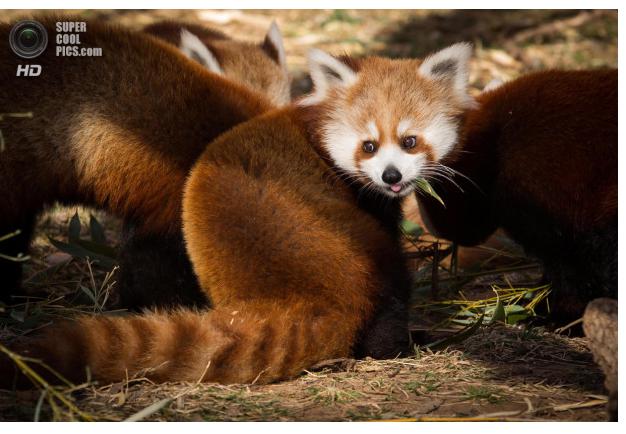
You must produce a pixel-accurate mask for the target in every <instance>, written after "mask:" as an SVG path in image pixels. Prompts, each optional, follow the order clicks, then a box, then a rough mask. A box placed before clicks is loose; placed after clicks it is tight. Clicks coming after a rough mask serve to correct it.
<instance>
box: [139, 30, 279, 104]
mask: <svg viewBox="0 0 626 434" xmlns="http://www.w3.org/2000/svg"><path fill="white" fill-rule="evenodd" d="M143 31H144V32H145V33H148V34H151V35H154V36H156V37H158V38H161V39H163V40H165V41H167V42H169V43H170V44H173V45H175V46H177V47H178V48H179V49H180V50H181V51H182V52H183V53H184V54H185V55H186V56H187V57H189V58H191V59H194V60H196V61H198V62H199V63H201V64H202V65H204V66H206V67H207V68H208V69H209V70H210V71H212V72H214V73H216V74H223V75H225V76H226V77H229V78H230V79H232V80H235V81H237V82H239V83H243V84H245V85H247V86H249V87H250V88H252V89H254V90H257V91H259V92H261V93H264V94H265V95H267V96H268V98H269V99H270V100H271V101H272V103H274V105H276V106H284V105H286V104H288V103H289V102H290V101H291V95H290V83H289V74H288V72H287V60H286V55H285V49H284V46H283V40H282V36H281V34H280V30H279V28H278V25H277V24H276V22H273V23H272V24H271V26H270V28H269V30H268V32H267V35H266V36H265V39H264V40H263V42H261V43H260V44H252V43H248V42H242V41H237V40H233V39H231V38H229V37H228V36H226V35H225V34H223V33H222V32H220V31H218V30H214V29H210V28H207V27H203V26H201V25H198V24H191V23H181V22H177V21H162V22H158V23H154V24H150V25H149V26H146V27H145V28H144V29H143Z"/></svg>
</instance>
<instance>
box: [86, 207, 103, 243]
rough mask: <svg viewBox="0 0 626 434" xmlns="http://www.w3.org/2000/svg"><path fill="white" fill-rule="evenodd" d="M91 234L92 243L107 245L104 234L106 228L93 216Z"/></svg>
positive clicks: (91, 215) (90, 223) (90, 216)
mask: <svg viewBox="0 0 626 434" xmlns="http://www.w3.org/2000/svg"><path fill="white" fill-rule="evenodd" d="M89 232H90V234H91V241H93V242H94V243H97V244H103V245H106V243H107V238H106V235H105V233H104V228H103V227H102V225H101V224H100V222H99V221H98V220H97V219H96V218H95V217H94V216H93V214H90V215H89Z"/></svg>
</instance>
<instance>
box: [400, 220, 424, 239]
mask: <svg viewBox="0 0 626 434" xmlns="http://www.w3.org/2000/svg"><path fill="white" fill-rule="evenodd" d="M401 227H402V231H403V232H404V233H405V234H407V235H410V236H412V237H415V238H417V237H419V236H420V235H422V234H423V233H424V229H422V227H421V226H420V225H418V224H417V223H415V222H412V221H411V220H402V225H401Z"/></svg>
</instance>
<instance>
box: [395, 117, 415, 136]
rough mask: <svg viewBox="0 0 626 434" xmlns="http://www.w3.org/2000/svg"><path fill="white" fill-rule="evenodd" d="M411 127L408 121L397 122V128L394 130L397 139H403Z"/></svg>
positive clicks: (411, 123) (410, 122)
mask: <svg viewBox="0 0 626 434" xmlns="http://www.w3.org/2000/svg"><path fill="white" fill-rule="evenodd" d="M412 125H413V122H412V121H411V120H409V119H402V120H401V121H400V122H398V128H396V134H397V135H398V137H403V136H404V134H405V133H406V132H407V131H408V130H409V128H411V126H412Z"/></svg>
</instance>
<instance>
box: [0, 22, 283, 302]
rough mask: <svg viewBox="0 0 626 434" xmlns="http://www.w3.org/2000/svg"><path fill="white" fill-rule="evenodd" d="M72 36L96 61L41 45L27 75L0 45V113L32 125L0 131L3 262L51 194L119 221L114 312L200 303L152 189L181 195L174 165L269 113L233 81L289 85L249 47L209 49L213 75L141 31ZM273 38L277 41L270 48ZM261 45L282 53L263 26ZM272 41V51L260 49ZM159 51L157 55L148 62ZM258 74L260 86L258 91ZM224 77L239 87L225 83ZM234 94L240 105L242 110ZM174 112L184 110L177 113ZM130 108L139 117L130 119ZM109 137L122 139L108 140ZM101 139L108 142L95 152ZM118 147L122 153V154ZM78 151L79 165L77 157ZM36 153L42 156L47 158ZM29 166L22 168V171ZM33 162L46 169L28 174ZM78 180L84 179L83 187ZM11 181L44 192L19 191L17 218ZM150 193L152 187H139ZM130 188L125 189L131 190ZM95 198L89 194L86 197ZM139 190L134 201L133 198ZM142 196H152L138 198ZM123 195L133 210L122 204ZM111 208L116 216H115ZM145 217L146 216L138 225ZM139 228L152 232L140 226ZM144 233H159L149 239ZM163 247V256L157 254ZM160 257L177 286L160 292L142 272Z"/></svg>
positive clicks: (9, 284)
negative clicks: (66, 85) (243, 61)
mask: <svg viewBox="0 0 626 434" xmlns="http://www.w3.org/2000/svg"><path fill="white" fill-rule="evenodd" d="M61 20H62V19H61V18H59V20H58V21H61ZM46 25H47V28H48V33H49V35H50V39H52V35H53V34H54V32H55V30H54V28H55V26H54V20H52V19H49V20H47V21H46ZM173 25H174V24H172V25H171V26H173ZM159 29H162V27H152V28H150V29H148V30H149V32H150V33H153V34H162V33H160V31H159ZM192 29H193V30H194V31H195V32H198V33H199V34H201V35H202V36H203V37H205V40H206V34H207V33H206V31H205V32H204V33H202V32H203V29H202V28H201V27H197V28H196V27H193V26H192ZM3 31H4V32H5V33H6V34H7V37H6V38H5V39H6V40H7V41H8V31H9V26H8V25H6V26H5V27H3ZM81 38H82V42H83V45H85V46H91V47H96V48H103V50H104V51H103V57H93V58H76V57H56V56H55V52H54V48H55V47H52V46H50V47H48V50H47V52H46V53H45V54H44V55H42V56H41V57H38V58H37V60H36V61H37V63H39V64H41V65H42V69H43V72H42V75H41V76H40V77H36V78H35V77H33V78H28V77H16V68H17V65H20V64H23V63H24V61H23V60H20V59H19V58H18V57H17V56H14V55H12V53H11V50H10V48H9V46H8V44H7V43H6V42H7V41H4V44H3V45H2V49H3V50H4V52H5V56H3V58H2V76H3V79H2V83H3V85H2V87H3V89H2V94H1V96H2V107H5V108H6V109H7V110H8V109H10V110H11V111H31V112H33V114H34V119H28V120H29V121H30V122H23V120H22V121H20V120H15V121H13V120H12V121H11V122H8V121H7V122H5V123H4V125H0V127H1V128H2V130H3V133H4V136H5V137H6V138H7V147H8V149H7V151H5V152H3V153H2V154H0V169H1V171H2V174H1V176H2V179H3V180H4V185H3V186H2V187H0V193H1V195H0V197H1V198H2V204H1V205H0V206H2V208H3V214H4V215H3V216H0V233H1V234H3V235H4V234H6V233H8V232H13V231H14V230H15V229H20V230H21V234H20V235H19V236H16V237H13V238H10V239H8V240H6V241H3V242H2V244H0V249H1V251H2V252H3V253H5V254H7V255H8V256H15V255H17V254H19V253H25V252H26V250H27V248H28V244H29V239H30V232H31V231H32V227H33V222H34V217H35V216H36V214H37V213H38V211H40V210H41V208H42V205H44V204H46V205H47V204H50V203H51V202H54V200H55V199H56V200H60V201H62V202H65V203H68V204H71V203H75V202H83V203H84V202H88V203H94V204H97V205H100V206H103V207H105V208H108V209H110V210H112V211H114V212H116V213H117V214H118V215H122V216H123V217H124V218H125V220H126V223H127V224H126V227H127V228H130V230H129V231H128V233H125V236H124V241H123V243H122V246H121V247H122V248H121V254H120V258H119V259H120V263H121V268H120V270H119V274H118V276H117V280H118V282H117V288H118V289H119V290H120V298H121V303H120V305H121V306H123V307H136V306H145V305H150V304H156V305H159V304H161V305H164V304H169V303H172V304H175V303H177V302H180V303H186V304H191V303H195V304H198V305H201V304H202V303H204V302H205V297H204V296H203V295H202V293H201V292H200V291H199V290H198V288H197V283H196V279H195V276H193V272H192V270H191V265H190V264H189V261H188V259H187V257H186V255H185V253H184V247H183V246H182V236H181V234H180V230H168V231H163V230H162V228H163V226H167V225H169V224H170V223H174V226H176V222H177V221H179V216H178V215H177V213H178V211H168V206H166V205H165V204H166V203H167V202H170V204H169V206H171V207H173V209H176V206H177V203H178V202H177V201H176V199H175V197H174V199H164V198H165V197H166V196H158V194H156V190H159V191H161V193H162V194H167V192H168V191H172V190H173V191H180V190H182V182H183V180H184V176H185V170H186V169H185V168H186V167H189V166H190V165H191V164H192V162H193V159H194V157H195V156H196V155H197V154H198V153H199V152H200V150H201V149H202V147H203V146H204V145H205V144H206V143H208V142H209V141H210V140H211V139H213V138H215V137H216V136H217V135H218V134H220V133H222V132H223V131H225V130H227V129H228V128H230V127H232V126H233V125H235V124H236V123H238V122H240V121H242V120H244V119H247V118H249V117H251V116H253V115H256V114H259V113H261V112H263V111H266V110H269V109H271V108H273V105H272V104H271V103H270V101H267V100H266V98H265V97H264V96H263V95H256V94H253V95H251V94H250V92H246V91H245V90H244V89H242V88H241V86H240V84H242V83H243V82H245V83H246V84H247V86H246V87H247V88H248V89H250V90H259V91H267V92H271V93H272V94H273V97H274V98H275V96H276V94H277V93H280V92H282V91H279V90H280V89H283V90H284V89H288V88H289V80H288V77H287V76H286V75H285V74H284V73H282V72H281V71H282V70H283V66H279V65H278V64H277V63H276V62H275V61H274V60H272V59H273V57H272V58H270V57H269V56H270V55H271V56H274V54H268V55H264V54H262V53H265V52H266V51H263V50H261V49H260V48H257V47H256V46H254V45H252V44H247V43H238V42H237V41H233V40H230V39H226V38H225V39H224V41H223V44H222V45H219V56H220V60H222V61H223V62H224V65H225V66H224V69H223V70H222V72H221V74H220V75H221V77H217V76H215V75H214V74H212V73H208V72H206V71H202V72H201V73H199V72H198V67H197V65H195V62H194V63H193V64H192V66H191V67H190V62H189V61H188V60H187V59H185V58H184V57H183V56H182V55H181V54H180V52H178V51H177V50H174V49H173V48H172V47H171V45H169V44H163V43H162V42H160V41H157V40H155V39H154V38H153V37H152V36H148V35H144V34H142V33H136V32H128V31H124V30H122V29H121V28H116V27H103V26H100V25H98V24H97V23H89V29H88V30H87V32H86V33H84V34H81ZM92 39H93V40H92ZM274 43H275V44H277V45H276V46H273V45H272V44H274ZM97 44H101V45H100V46H98V45H97ZM120 46H121V47H122V48H120ZM263 46H264V47H265V50H267V52H271V53H283V55H282V57H284V52H283V48H282V41H281V39H280V32H279V31H278V28H277V27H276V26H275V25H273V26H272V28H271V29H270V31H269V33H268V36H267V37H266V38H265V41H264V43H263ZM272 46H273V47H274V48H273V50H271V49H270V47H272ZM118 50H119V53H118V52H117V51H118ZM216 52H217V51H216ZM243 55H246V58H247V59H248V64H247V66H248V68H247V69H243V68H237V65H238V63H237V62H238V61H239V59H240V58H241V56H243ZM133 56H136V57H135V58H133ZM161 56H162V58H163V60H162V61H159V58H160V57H161ZM233 59H235V60H233ZM126 64H127V65H128V66H126ZM233 65H235V66H233ZM124 68H127V70H124ZM148 68H150V69H149V70H148ZM264 70H265V71H264ZM83 74H84V79H83ZM246 74H248V75H246ZM259 77H260V78H265V79H266V81H267V83H269V82H271V83H272V84H271V85H270V86H267V85H266V84H267V83H266V81H264V80H261V79H259ZM225 79H229V80H235V81H237V82H238V83H239V84H237V85H234V86H231V85H229V84H226V80H225ZM62 80H71V81H73V82H75V83H76V85H75V87H72V88H71V89H70V90H69V91H66V90H64V89H63V88H60V89H61V90H59V91H57V89H59V86H58V82H60V81H62ZM202 81H206V84H204V83H202ZM164 83H173V87H172V88H171V89H167V88H163V85H164ZM187 83H189V86H188V88H186V85H187ZM10 87H11V89H9V88H10ZM277 89H278V90H277ZM55 92H57V93H55ZM283 93H284V92H283ZM55 97H56V98H58V102H57V103H55V100H54V98H55ZM268 97H269V95H268ZM245 99H249V100H250V102H249V103H244V100H245ZM135 105H137V106H138V107H134V106H135ZM176 107H179V108H180V110H185V113H182V112H180V113H177V112H176V111H175V109H176ZM133 112H137V113H144V114H143V115H140V116H132V115H130V113H133ZM183 118H185V119H183ZM168 124H172V125H178V128H180V129H181V130H182V131H177V130H172V129H171V127H170V126H169V125H168ZM108 126H111V128H108ZM57 131H59V132H60V133H58V134H57ZM129 131H130V133H127V132H129ZM90 133H93V136H92V137H89V134H90ZM146 135H148V136H150V137H153V139H152V141H153V142H154V144H153V145H151V146H152V148H153V149H152V150H151V151H150V148H149V147H148V148H146V147H145V146H144V148H145V151H143V150H142V149H144V148H142V147H141V146H139V145H140V144H141V140H140V138H141V137H142V136H146ZM159 136H160V138H159V139H157V137H159ZM120 137H127V139H126V140H124V141H121V140H119V141H120V142H121V143H115V142H116V141H118V138H120ZM189 138H191V139H192V140H190V139H189ZM83 139H85V140H88V141H90V145H85V144H84V143H83ZM47 142H51V144H50V145H49V146H48V147H44V146H42V145H41V144H40V143H47ZM109 142H111V146H110V148H108V149H107V147H106V146H107V144H108V143H109ZM72 144H74V146H77V147H76V150H75V151H73V152H69V153H66V151H67V148H68V146H72ZM76 144H78V145H76ZM133 146H135V149H133ZM166 147H168V148H167V149H165V148H166ZM194 147H195V148H194ZM126 148H130V149H131V150H130V151H127V152H125V151H122V150H123V149H126ZM116 151H119V152H120V155H124V158H123V159H118V160H117V161H115V162H113V163H109V164H107V165H105V164H102V163H101V162H102V161H106V160H107V158H112V153H114V152H116ZM147 151H149V152H147ZM81 152H83V153H84V155H82V154H81ZM64 156H65V158H62V157H64ZM81 156H82V157H83V158H82V160H83V161H85V163H82V162H81V158H80V157H81ZM68 157H69V158H68ZM48 158H50V159H51V160H50V161H47V159H48ZM29 161H32V162H33V163H32V164H31V165H29V163H28V162H29ZM177 161H178V162H177ZM43 162H45V163H43ZM39 164H45V165H46V167H41V168H40V167H38V165H39ZM81 164H82V165H81ZM73 165H77V166H76V167H74V166H73ZM161 167H164V170H163V171H162V172H161V173H160V175H161V176H162V178H161V179H158V177H157V178H156V179H155V178H153V177H151V178H152V179H150V180H149V181H148V179H149V178H146V177H145V176H146V175H148V174H149V173H150V172H151V171H154V170H160V168H161ZM142 170H143V174H142ZM62 173H65V175H64V177H63V178H62V179H64V181H63V182H61V183H59V182H55V181H53V180H54V179H55V178H54V177H58V176H60V175H61V174H62ZM157 173H159V172H157ZM142 176H144V177H143V178H142ZM87 177H91V179H89V180H85V179H84V178H87ZM118 177H124V179H126V180H127V182H126V184H125V186H126V189H124V186H122V185H120V182H119V178H118ZM18 181H19V182H20V183H22V182H23V183H25V185H34V184H35V183H37V182H42V183H43V184H44V185H45V186H46V188H47V189H48V190H49V191H47V192H46V191H40V192H33V193H32V194H31V195H30V196H33V199H32V202H33V204H32V206H31V207H30V209H29V211H28V212H24V210H23V209H20V207H19V206H18V205H17V203H18V202H19V203H24V202H28V201H29V200H30V199H29V198H23V197H20V192H19V191H17V189H16V188H14V186H13V184H14V183H15V182H18ZM151 186H152V187H154V189H155V191H152V192H151ZM105 188H108V189H109V190H108V191H107V190H105ZM135 191H137V194H134V193H133V192H135ZM142 192H144V193H142ZM98 194H99V195H100V197H95V196H97V195H98ZM141 194H145V197H143V198H141V199H139V196H140V195H141ZM152 194H154V197H150V195H152ZM38 195H40V197H37V196H38ZM55 195H56V196H58V197H55ZM34 197H37V198H36V199H35V198H34ZM135 200H139V201H140V202H141V204H139V203H133V202H134V201H135ZM22 206H23V205H22ZM120 207H122V208H124V209H118V208H120ZM161 212H163V214H162V215H163V222H155V221H150V219H155V218H158V217H156V216H155V214H157V213H161ZM147 213H149V214H150V216H151V217H148V218H146V215H148V214H147ZM134 223H136V224H134ZM146 227H151V228H154V230H145V228H146ZM176 227H177V226H176ZM137 228H138V230H136V229H137ZM162 232H164V233H162ZM155 233H158V234H159V235H158V236H155V235H154V234H155ZM155 240H156V241H155ZM164 240H168V241H169V242H167V243H166V242H165V241H164ZM163 246H165V247H163ZM152 248H153V249H152ZM159 248H160V249H159ZM163 250H165V252H166V253H167V254H166V255H164V254H162V251H163ZM146 256H147V257H146ZM163 258H167V260H168V261H170V265H171V267H172V268H174V269H178V270H180V272H179V274H178V278H177V279H174V280H172V281H173V282H174V283H176V284H177V285H178V286H177V288H178V289H180V291H176V289H177V288H172V285H171V283H172V282H168V283H167V284H166V283H163V284H162V285H158V282H160V281H161V279H159V276H154V274H155V273H154V271H152V270H154V269H155V263H156V262H158V260H159V259H161V260H163ZM0 274H1V275H2V276H3V278H2V279H1V280H0V297H2V298H3V299H4V300H7V301H9V300H10V299H9V295H10V294H11V293H15V292H16V291H15V288H16V287H17V286H18V284H19V280H20V275H21V265H20V264H19V263H14V262H9V261H6V260H4V259H0ZM149 277H150V278H152V281H147V282H145V283H146V284H149V283H155V286H154V287H153V288H151V289H150V290H147V289H145V287H143V286H140V282H141V281H142V280H144V279H147V278H149ZM153 301H154V303H153Z"/></svg>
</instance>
